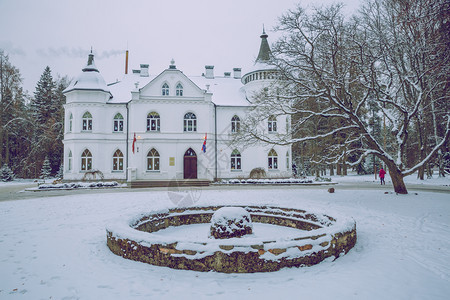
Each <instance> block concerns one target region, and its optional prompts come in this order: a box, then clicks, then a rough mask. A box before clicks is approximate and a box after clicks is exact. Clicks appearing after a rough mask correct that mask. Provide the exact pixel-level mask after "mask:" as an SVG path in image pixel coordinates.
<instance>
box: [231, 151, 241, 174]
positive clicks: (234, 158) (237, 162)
mask: <svg viewBox="0 0 450 300" xmlns="http://www.w3.org/2000/svg"><path fill="white" fill-rule="evenodd" d="M241 168H242V165H241V153H240V152H239V151H238V150H237V149H234V150H233V152H232V153H231V170H241Z"/></svg>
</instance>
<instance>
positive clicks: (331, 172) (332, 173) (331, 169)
mask: <svg viewBox="0 0 450 300" xmlns="http://www.w3.org/2000/svg"><path fill="white" fill-rule="evenodd" d="M330 176H334V166H333V164H331V165H330Z"/></svg>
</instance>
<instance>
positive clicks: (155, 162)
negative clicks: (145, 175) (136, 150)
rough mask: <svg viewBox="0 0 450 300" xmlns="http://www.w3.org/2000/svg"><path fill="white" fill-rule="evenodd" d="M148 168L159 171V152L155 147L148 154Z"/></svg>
mask: <svg viewBox="0 0 450 300" xmlns="http://www.w3.org/2000/svg"><path fill="white" fill-rule="evenodd" d="M147 170H148V171H159V153H158V151H156V149H155V148H153V149H151V150H150V151H148V154H147Z"/></svg>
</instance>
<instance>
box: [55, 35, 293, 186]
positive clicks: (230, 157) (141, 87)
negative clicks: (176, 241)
mask: <svg viewBox="0 0 450 300" xmlns="http://www.w3.org/2000/svg"><path fill="white" fill-rule="evenodd" d="M269 53H270V49H269V44H268V42H267V34H266V33H265V32H264V31H263V34H262V35H261V46H260V51H259V55H258V58H257V59H256V62H255V64H254V67H253V68H252V69H251V70H249V71H248V72H246V73H245V74H243V76H242V74H241V69H240V68H234V69H233V74H231V72H229V73H224V75H223V76H217V75H216V74H214V66H205V73H204V74H202V75H201V76H186V75H185V74H184V73H183V72H182V71H181V70H178V69H177V68H176V66H175V63H174V61H173V60H172V62H171V64H170V66H169V67H168V69H166V70H164V71H162V72H161V73H160V74H158V75H151V74H149V66H148V65H147V64H141V65H140V70H133V72H132V74H125V76H124V78H123V80H121V81H119V82H115V83H112V84H108V85H107V84H106V83H105V80H104V79H103V77H102V75H101V74H100V72H99V70H98V69H97V68H96V66H95V64H94V55H93V54H92V53H91V54H89V59H88V63H87V65H86V66H85V67H84V68H83V69H82V73H81V74H80V75H79V76H78V77H77V78H76V79H75V80H74V81H73V82H72V83H71V84H70V86H69V87H68V88H67V89H66V90H65V91H64V94H65V96H66V104H65V106H64V108H65V134H64V141H63V143H64V166H65V167H64V169H65V170H64V179H65V180H80V179H81V178H82V177H83V176H84V174H85V173H86V172H88V171H93V170H99V171H101V172H102V173H103V175H104V178H105V179H116V180H127V181H139V180H146V181H148V180H173V179H175V180H178V179H202V180H209V181H212V180H217V179H221V178H245V177H247V176H248V175H249V173H250V171H251V170H252V169H253V168H258V167H259V168H264V169H265V170H266V173H267V174H268V176H270V177H287V176H290V175H291V165H290V162H291V161H292V160H291V147H290V146H273V145H269V144H260V145H258V146H252V147H249V148H243V147H239V146H237V147H236V146H230V141H231V139H232V137H233V134H236V133H237V132H238V131H239V130H240V122H241V121H242V120H243V119H245V117H246V114H247V113H248V111H249V110H250V109H251V107H252V97H253V94H254V92H255V91H258V90H261V89H262V88H263V87H264V86H266V85H268V84H270V82H272V81H273V79H274V77H275V74H276V71H275V70H274V68H273V67H270V66H269V65H268V64H266V62H268V60H269ZM126 73H127V72H126ZM288 122H289V120H286V119H285V117H280V116H279V117H275V116H273V117H270V118H269V119H268V120H267V121H266V122H265V124H261V126H263V127H264V130H267V131H268V132H277V131H284V130H287V128H286V126H288ZM205 141H206V143H205ZM203 144H205V145H206V149H203ZM204 150H206V151H204Z"/></svg>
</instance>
